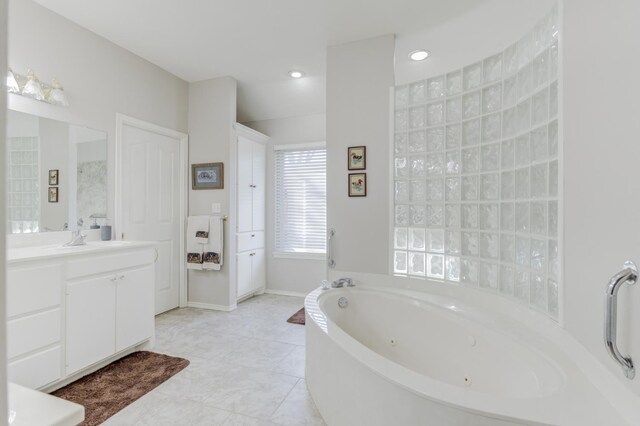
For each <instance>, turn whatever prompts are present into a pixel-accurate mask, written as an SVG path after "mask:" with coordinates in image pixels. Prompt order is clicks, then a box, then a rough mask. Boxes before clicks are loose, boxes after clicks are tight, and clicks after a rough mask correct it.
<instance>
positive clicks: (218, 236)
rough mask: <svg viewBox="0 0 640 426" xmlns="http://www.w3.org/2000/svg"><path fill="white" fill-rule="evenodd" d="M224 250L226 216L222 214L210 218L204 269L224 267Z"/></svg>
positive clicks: (216, 269) (215, 269)
mask: <svg viewBox="0 0 640 426" xmlns="http://www.w3.org/2000/svg"><path fill="white" fill-rule="evenodd" d="M223 251H224V218H223V217H222V216H211V217H210V218H209V242H208V243H206V244H205V245H204V259H203V262H202V269H207V270H214V271H219V270H220V269H221V267H222V252H223Z"/></svg>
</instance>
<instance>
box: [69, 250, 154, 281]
mask: <svg viewBox="0 0 640 426" xmlns="http://www.w3.org/2000/svg"><path fill="white" fill-rule="evenodd" d="M154 257H155V252H154V250H153V248H152V247H148V248H144V249H141V250H132V251H125V252H120V253H118V254H111V255H105V254H100V255H99V256H96V257H93V256H87V257H85V258H83V259H74V260H69V262H68V263H67V279H73V278H77V277H85V276H88V275H96V274H102V273H105V272H113V271H117V270H121V269H127V268H133V267H136V266H140V265H146V264H148V263H153V260H154Z"/></svg>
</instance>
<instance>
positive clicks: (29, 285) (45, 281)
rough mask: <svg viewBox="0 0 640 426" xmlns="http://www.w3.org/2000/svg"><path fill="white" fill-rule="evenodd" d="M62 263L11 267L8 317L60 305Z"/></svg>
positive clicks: (8, 283) (8, 276) (8, 281)
mask: <svg viewBox="0 0 640 426" xmlns="http://www.w3.org/2000/svg"><path fill="white" fill-rule="evenodd" d="M61 292H62V265H60V264H56V265H47V266H34V267H27V268H11V267H10V268H9V270H8V271H7V317H9V318H11V317H14V316H16V315H21V314H26V313H29V312H33V311H37V310H41V309H46V308H51V307H55V306H58V305H60V300H61V298H62V295H61Z"/></svg>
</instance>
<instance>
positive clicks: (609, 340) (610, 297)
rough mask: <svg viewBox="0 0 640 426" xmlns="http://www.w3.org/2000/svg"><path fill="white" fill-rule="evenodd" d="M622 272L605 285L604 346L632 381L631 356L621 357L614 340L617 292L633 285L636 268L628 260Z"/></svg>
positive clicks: (636, 273)
mask: <svg viewBox="0 0 640 426" xmlns="http://www.w3.org/2000/svg"><path fill="white" fill-rule="evenodd" d="M622 267H623V268H624V269H623V270H622V271H620V272H618V273H617V274H615V275H614V276H613V277H612V278H611V279H610V280H609V283H608V284H607V289H606V291H605V297H604V302H605V314H604V344H605V346H606V347H607V351H608V352H609V355H611V357H612V358H613V359H614V360H615V361H616V362H618V364H620V366H621V367H622V371H623V372H624V375H625V377H626V378H627V379H629V380H633V378H634V377H635V375H636V370H635V367H634V366H633V360H632V359H631V356H626V357H625V356H623V355H622V354H621V353H620V351H619V350H618V342H617V340H616V332H617V320H618V290H620V286H622V284H624V283H627V284H629V285H633V284H635V283H636V281H637V280H638V267H637V266H636V264H635V263H633V262H632V261H630V260H628V261H626V262H624V264H623V265H622Z"/></svg>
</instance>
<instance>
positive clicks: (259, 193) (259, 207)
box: [251, 142, 267, 231]
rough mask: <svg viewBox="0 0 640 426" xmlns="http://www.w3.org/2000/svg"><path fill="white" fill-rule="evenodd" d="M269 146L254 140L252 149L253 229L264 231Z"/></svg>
mask: <svg viewBox="0 0 640 426" xmlns="http://www.w3.org/2000/svg"><path fill="white" fill-rule="evenodd" d="M266 166H267V147H266V146H265V145H263V144H261V143H257V142H253V143H252V149H251V177H252V181H253V182H252V184H253V187H252V189H253V194H252V195H253V196H252V205H251V230H252V231H264V224H265V209H266V196H267V194H266V191H265V182H266V172H267V171H266Z"/></svg>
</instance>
